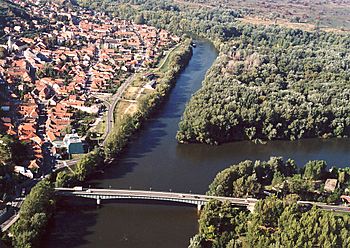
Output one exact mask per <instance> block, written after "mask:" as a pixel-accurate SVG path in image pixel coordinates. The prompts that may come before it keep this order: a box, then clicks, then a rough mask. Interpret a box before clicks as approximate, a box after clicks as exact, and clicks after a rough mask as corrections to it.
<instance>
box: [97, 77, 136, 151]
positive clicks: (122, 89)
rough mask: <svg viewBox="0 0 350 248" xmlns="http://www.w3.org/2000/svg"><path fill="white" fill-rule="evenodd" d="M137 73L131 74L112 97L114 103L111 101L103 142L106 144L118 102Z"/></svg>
mask: <svg viewBox="0 0 350 248" xmlns="http://www.w3.org/2000/svg"><path fill="white" fill-rule="evenodd" d="M134 77H135V74H133V75H132V76H130V77H129V78H128V79H127V80H126V81H125V82H124V83H123V84H122V85H121V86H120V87H119V88H118V91H117V93H115V94H114V95H113V97H112V103H110V105H109V108H108V113H107V125H106V128H105V133H104V135H103V136H102V140H103V142H102V144H103V145H104V144H105V142H106V140H107V138H108V135H109V133H110V132H111V130H112V128H113V125H114V110H115V107H116V106H117V104H118V102H119V101H120V99H121V97H122V95H123V94H124V92H125V90H126V89H127V88H128V87H129V86H130V84H131V83H132V81H133V80H134Z"/></svg>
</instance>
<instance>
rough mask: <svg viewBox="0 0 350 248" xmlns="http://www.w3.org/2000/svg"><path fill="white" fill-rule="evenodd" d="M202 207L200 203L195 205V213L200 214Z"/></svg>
mask: <svg viewBox="0 0 350 248" xmlns="http://www.w3.org/2000/svg"><path fill="white" fill-rule="evenodd" d="M202 207H203V205H202V204H201V203H198V204H197V212H198V214H200V212H201V210H202Z"/></svg>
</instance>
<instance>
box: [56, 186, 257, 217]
mask: <svg viewBox="0 0 350 248" xmlns="http://www.w3.org/2000/svg"><path fill="white" fill-rule="evenodd" d="M55 190H56V194H57V195H62V196H78V197H84V198H90V199H96V202H97V204H98V205H100V204H101V201H102V200H109V199H124V200H125V199H126V200H128V199H135V200H151V201H164V202H179V203H186V204H191V205H195V206H197V209H198V211H200V210H201V208H202V207H203V206H204V204H206V203H207V202H208V201H210V200H218V201H228V202H230V203H231V204H233V205H236V206H241V207H246V208H247V209H249V210H250V211H253V210H254V206H255V203H256V202H257V201H258V200H257V199H253V198H232V197H220V196H207V195H199V194H188V193H174V192H160V191H151V190H150V191H145V190H117V189H83V188H82V187H75V188H56V189H55Z"/></svg>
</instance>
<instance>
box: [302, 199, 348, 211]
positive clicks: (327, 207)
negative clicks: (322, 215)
mask: <svg viewBox="0 0 350 248" xmlns="http://www.w3.org/2000/svg"><path fill="white" fill-rule="evenodd" d="M298 204H306V205H315V206H317V207H319V208H321V209H323V210H327V211H334V212H346V213H350V207H348V206H344V205H328V204H326V203H322V202H312V201H298Z"/></svg>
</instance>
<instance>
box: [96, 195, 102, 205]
mask: <svg viewBox="0 0 350 248" xmlns="http://www.w3.org/2000/svg"><path fill="white" fill-rule="evenodd" d="M96 203H97V206H100V205H101V198H100V197H97V199H96Z"/></svg>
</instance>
